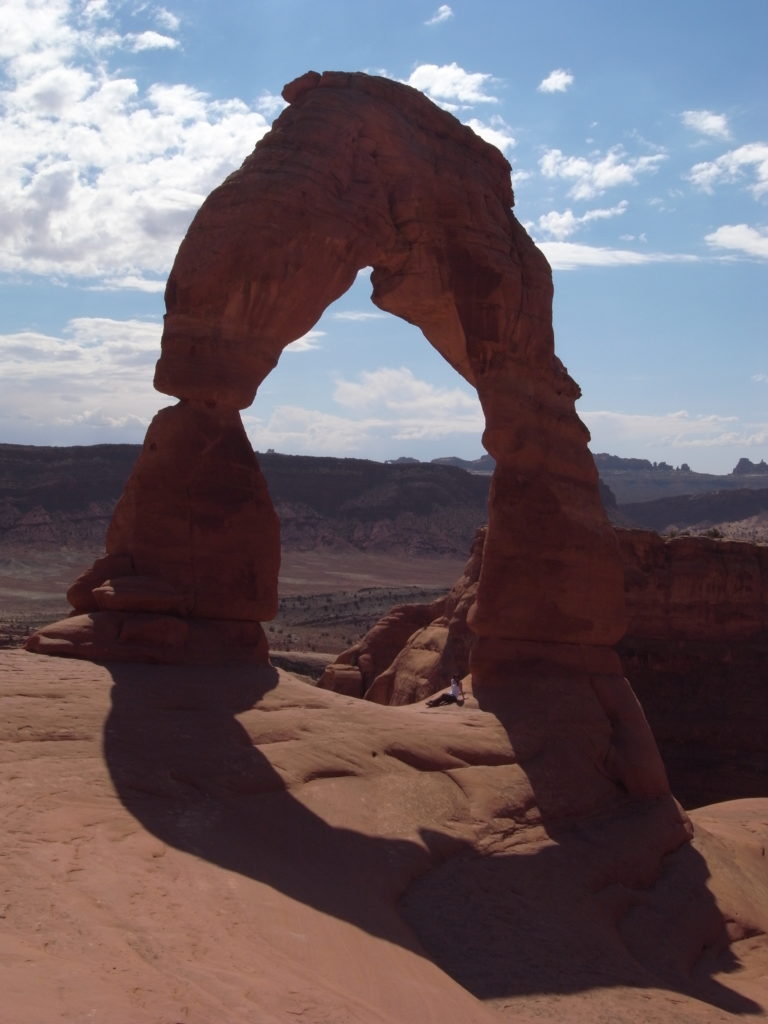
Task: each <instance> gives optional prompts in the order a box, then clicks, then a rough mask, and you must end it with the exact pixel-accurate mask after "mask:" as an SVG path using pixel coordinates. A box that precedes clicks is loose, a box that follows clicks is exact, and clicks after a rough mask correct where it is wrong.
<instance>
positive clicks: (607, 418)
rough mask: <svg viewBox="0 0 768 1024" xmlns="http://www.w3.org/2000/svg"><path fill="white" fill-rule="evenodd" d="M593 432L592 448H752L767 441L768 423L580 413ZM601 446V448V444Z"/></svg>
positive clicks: (682, 413) (683, 415)
mask: <svg viewBox="0 0 768 1024" xmlns="http://www.w3.org/2000/svg"><path fill="white" fill-rule="evenodd" d="M579 415H580V417H581V418H582V419H583V420H584V422H585V423H586V424H587V426H588V427H589V430H590V433H592V434H593V444H592V448H593V450H598V451H600V450H604V446H606V445H607V446H611V445H613V449H614V450H615V448H616V447H617V446H623V447H625V448H626V447H627V442H630V443H631V444H632V445H634V449H633V450H635V451H642V450H643V449H644V448H648V447H652V446H655V447H659V448H661V449H666V450H672V449H679V448H727V447H736V448H753V447H757V446H760V445H764V444H765V443H766V442H767V441H768V423H747V422H743V421H741V420H739V419H738V418H737V417H735V416H718V415H714V414H713V415H692V414H691V413H689V412H687V411H686V410H679V411H677V412H669V413H662V414H659V415H646V414H639V413H623V412H615V411H608V410H598V411H592V412H584V411H581V412H579ZM601 446H602V447H601Z"/></svg>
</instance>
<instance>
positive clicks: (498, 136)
mask: <svg viewBox="0 0 768 1024" xmlns="http://www.w3.org/2000/svg"><path fill="white" fill-rule="evenodd" d="M464 124H466V125H469V127H470V128H471V129H472V131H473V132H475V134H477V135H479V136H480V138H481V139H485V141H486V142H490V144H491V145H492V146H495V147H496V148H497V149H500V150H501V152H502V153H506V152H508V151H509V150H510V149H512V148H513V147H514V146H516V145H517V139H515V137H514V135H512V134H510V133H511V130H512V129H511V128H510V127H509V125H508V124H507V123H506V121H504V119H503V118H501V117H498V116H495V117H492V118H491V121H490V124H486V123H485V122H484V121H478V119H477V118H476V117H473V118H470V120H469V121H465V122H464Z"/></svg>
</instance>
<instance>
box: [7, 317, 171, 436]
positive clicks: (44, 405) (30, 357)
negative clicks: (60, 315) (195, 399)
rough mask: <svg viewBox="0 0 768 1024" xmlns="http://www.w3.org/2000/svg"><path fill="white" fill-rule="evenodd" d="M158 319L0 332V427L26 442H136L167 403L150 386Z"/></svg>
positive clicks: (91, 320) (97, 320)
mask: <svg viewBox="0 0 768 1024" xmlns="http://www.w3.org/2000/svg"><path fill="white" fill-rule="evenodd" d="M161 331H162V325H161V324H160V323H159V322H154V321H144V320H112V319H108V318H106V317H78V318H76V319H73V320H70V321H69V323H68V324H67V326H66V329H65V330H64V331H63V332H62V333H61V335H60V336H54V335H49V334H44V333H41V332H39V331H34V330H26V331H18V332H15V333H13V334H4V335H0V377H2V379H4V380H5V381H6V382H8V381H13V387H7V388H6V389H5V393H4V396H3V403H2V407H1V408H0V431H1V432H2V436H3V437H5V438H13V437H14V436H16V435H15V431H16V430H17V429H18V422H19V421H23V422H24V425H25V426H24V429H25V436H26V437H27V438H28V440H27V442H26V443H30V442H33V443H38V444H46V443H47V444H51V443H55V444H76V443H81V442H84V443H89V442H92V441H94V440H103V439H104V430H105V428H106V429H107V430H109V431H111V432H113V434H114V436H113V437H110V438H109V440H117V441H139V440H141V438H142V437H143V434H144V431H145V430H146V427H147V424H148V423H149V420H150V419H151V418H152V416H154V414H155V413H156V412H157V410H158V409H159V408H160V407H161V406H162V405H165V404H167V403H168V399H167V398H165V397H164V396H162V395H160V394H158V392H156V391H155V390H154V388H153V387H152V374H153V368H154V364H155V361H156V360H157V358H158V356H159V354H160V334H161Z"/></svg>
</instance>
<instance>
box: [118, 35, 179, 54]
mask: <svg viewBox="0 0 768 1024" xmlns="http://www.w3.org/2000/svg"><path fill="white" fill-rule="evenodd" d="M125 42H126V44H127V46H128V49H129V50H131V51H132V52H133V53H141V51H142V50H175V49H176V47H177V46H178V45H179V41H178V39H173V38H172V37H171V36H164V35H161V34H160V33H159V32H152V31H151V30H150V31H147V32H138V33H134V32H131V33H129V34H128V35H126V36H125Z"/></svg>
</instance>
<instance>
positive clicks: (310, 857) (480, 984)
mask: <svg viewBox="0 0 768 1024" xmlns="http://www.w3.org/2000/svg"><path fill="white" fill-rule="evenodd" d="M109 669H110V672H111V674H112V677H113V680H114V687H113V690H112V710H111V712H110V714H109V716H108V718H107V720H106V723H105V729H104V755H105V759H106V762H107V766H108V769H109V772H110V775H111V778H112V781H113V783H114V786H115V789H116V791H117V794H118V796H119V798H120V800H121V801H122V803H123V805H124V806H125V808H126V809H127V810H128V811H129V812H130V814H131V815H133V816H134V817H135V818H136V819H137V820H138V821H139V822H140V823H141V824H142V825H143V826H144V828H146V829H147V831H148V832H150V833H151V834H153V835H154V836H156V837H157V838H159V839H160V840H162V841H163V842H165V843H167V844H168V845H170V846H172V847H175V848H177V849H179V850H182V851H185V852H186V853H189V854H191V855H193V856H195V857H199V858H201V859H203V860H205V861H207V862H209V863H211V864H213V865H216V866H218V867H221V868H223V869H225V870H228V871H233V872H237V873H238V874H240V875H242V876H244V877H245V878H250V879H253V880H254V881H256V882H260V883H265V884H267V885H269V886H271V887H273V888H274V889H276V890H278V891H280V892H281V893H283V894H285V895H286V896H288V897H290V898H292V899H293V900H296V901H299V902H301V903H303V904H305V905H306V906H307V907H310V908H314V909H316V910H319V911H322V912H323V913H325V914H328V915H332V916H333V917H335V918H337V919H339V920H342V921H346V922H349V923H351V924H353V925H355V926H357V927H358V928H360V929H362V930H364V931H365V932H366V933H368V934H370V935H372V936H377V937H379V938H382V939H385V940H387V941H389V942H393V943H397V944H399V945H401V946H402V947H404V948H406V949H408V950H410V951H412V952H413V953H415V954H417V955H422V956H426V957H428V958H430V959H432V960H433V962H435V963H436V964H437V966H438V967H440V968H441V969H443V970H444V971H445V972H446V973H447V974H448V975H449V976H451V977H452V978H453V979H454V980H456V981H457V982H458V983H459V984H461V985H462V986H463V987H464V988H466V989H467V990H468V991H469V992H470V993H472V994H473V995H475V996H476V997H478V998H480V999H484V1000H487V999H493V1000H499V999H502V1000H503V999H505V998H506V999H515V998H518V997H525V996H530V995H533V994H539V995H547V994H555V995H557V994H560V995H565V994H568V993H576V992H583V991H585V990H588V989H597V988H610V987H614V986H617V985H620V986H626V987H631V988H634V989H644V988H651V987H653V988H662V989H667V990H669V991H672V992H677V993H682V994H684V995H686V996H690V997H693V998H696V999H703V1000H706V1001H708V1002H710V1003H712V1004H713V1005H715V1006H718V1007H721V1008H722V1009H724V1010H726V1011H727V1012H730V1013H753V1014H757V1013H759V1012H760V1011H761V1008H760V1007H759V1006H758V1005H757V1004H755V1003H754V1002H752V1001H750V1000H748V999H746V998H744V997H743V996H741V995H739V994H738V993H736V992H733V991H731V990H729V989H728V988H726V987H725V986H723V985H721V984H719V983H718V982H716V981H714V980H712V979H711V978H708V977H703V979H702V980H701V981H700V982H699V983H698V984H696V985H694V984H693V983H692V982H691V980H690V976H689V974H688V973H686V965H685V964H684V963H682V961H681V960H680V956H678V958H677V959H678V961H680V962H676V961H674V957H673V959H672V961H669V960H667V959H665V958H664V956H660V955H659V950H660V949H661V946H660V945H659V944H658V943H656V942H654V935H653V929H652V928H651V929H650V930H649V929H648V928H646V927H644V926H643V921H642V917H637V915H638V914H640V915H642V913H643V910H642V900H641V899H638V901H637V903H638V909H637V911H636V912H633V913H635V917H634V918H633V913H629V915H627V913H626V911H627V906H628V903H631V901H632V899H634V898H635V897H637V893H633V892H629V891H623V892H621V891H620V890H621V889H622V887H621V886H620V885H618V884H615V885H611V884H609V882H610V879H609V875H610V872H611V871H615V872H616V873H617V874H618V875H619V876H620V875H621V871H622V865H621V864H615V863H612V862H611V853H610V850H611V847H610V838H611V836H610V833H611V829H614V830H615V829H617V828H618V829H619V830H621V828H622V827H623V824H622V821H621V820H620V821H619V823H618V825H617V824H616V822H615V820H614V819H612V818H611V817H610V816H609V817H608V818H606V819H605V822H604V824H603V825H600V823H599V821H598V822H597V824H595V822H592V823H587V824H585V825H567V826H561V827H558V826H556V825H555V824H550V825H548V826H547V832H548V834H549V841H548V842H546V843H545V844H544V845H543V846H542V847H541V848H539V849H538V850H537V851H536V852H535V853H533V854H531V853H530V852H529V853H526V852H525V850H524V849H521V850H519V851H515V852H508V853H504V854H501V855H496V856H487V855H486V856H482V855H480V854H479V853H478V852H477V850H476V849H474V848H473V847H472V845H471V844H470V843H468V842H462V841H460V840H457V839H456V837H455V835H453V836H452V835H451V834H450V832H449V830H446V832H445V833H442V832H438V831H427V830H425V831H424V832H423V833H422V839H423V842H424V845H420V844H418V843H416V842H413V841H411V840H407V839H398V838H395V837H389V836H387V837H385V836H378V837H377V836H371V835H367V834H363V833H361V832H359V831H356V830H354V829H348V828H343V827H341V828H340V827H337V826H333V825H331V824H329V823H328V822H326V821H325V820H323V818H321V817H320V816H318V815H317V814H314V813H313V812H312V811H311V810H309V809H308V808H307V807H306V806H304V805H303V804H302V803H301V801H300V800H299V799H297V798H296V796H295V795H293V794H292V793H291V792H290V790H289V789H287V788H286V785H285V782H284V780H283V779H282V778H281V776H280V774H279V773H278V772H277V771H276V770H275V768H274V767H273V766H272V764H270V762H269V761H268V760H267V758H266V757H265V756H264V754H263V753H262V752H261V751H260V750H259V749H258V748H257V747H255V746H254V744H253V740H252V738H251V736H250V735H249V733H248V732H247V730H246V729H245V728H244V727H243V725H242V724H241V723H240V722H239V721H238V720H237V715H238V714H241V713H243V712H247V711H249V710H250V709H253V708H255V709H256V710H257V712H259V708H260V707H261V708H263V710H261V712H260V713H263V714H266V715H269V714H271V713H272V712H271V711H270V710H269V707H268V704H269V695H270V693H271V691H272V690H273V689H274V688H275V687H276V686H277V683H278V673H277V671H276V670H275V669H274V668H272V667H271V666H258V667H253V666H248V667H241V666H234V667H233V666H227V667H223V668H220V669H217V668H212V667H206V668H189V667H184V668H182V667H177V666H155V667H153V668H151V669H149V670H148V668H147V666H141V665H111V666H109ZM265 698H266V699H265ZM323 699H324V700H327V695H324V697H323ZM311 700H312V689H311V688H308V690H307V698H306V702H307V704H308V705H310V706H311ZM339 700H340V701H341V700H343V698H339ZM310 713H311V711H310ZM374 713H375V714H377V715H378V714H382V713H383V712H382V711H380V710H379V709H377V710H376V712H374ZM384 713H387V714H388V713H390V712H384ZM391 713H392V714H398V713H399V714H402V713H403V711H402V709H401V710H400V711H398V712H394V711H393V712H391ZM404 713H406V714H409V713H410V712H408V711H406V712H404ZM431 721H434V719H431ZM625 809H626V815H625V818H626V821H627V822H631V823H632V825H631V827H634V828H637V829H638V830H639V831H640V832H642V827H643V818H642V813H641V811H640V809H639V808H638V806H636V805H631V806H630V805H629V804H628V805H627V806H626V808H625ZM619 817H620V818H621V816H619ZM601 838H602V839H605V840H606V842H605V843H604V844H603V846H602V848H601V846H600V841H601ZM596 855H597V862H598V874H599V871H600V870H602V871H603V872H604V877H603V882H604V883H605V884H604V886H603V891H602V893H600V894H598V895H596V894H595V892H594V891H590V886H593V887H594V878H595V858H596ZM672 872H673V874H674V876H675V878H678V879H685V891H684V896H685V898H686V899H687V900H689V901H690V906H691V907H695V906H696V905H697V904H698V905H699V909H700V911H701V908H702V907H703V908H704V910H703V913H704V915H705V916H706V917H707V918H708V921H709V925H710V926H711V927H710V931H711V932H712V934H711V945H712V946H713V947H714V946H716V944H717V942H718V941H719V940H720V939H722V937H723V936H722V934H721V933H722V926H723V922H722V917H721V916H720V917H719V918H718V911H717V908H716V907H715V906H714V904H713V901H712V897H711V895H710V894H709V893H708V891H707V890H706V888H705V885H704V882H705V880H706V873H707V869H706V864H705V863H704V861H703V860H702V858H701V857H700V855H699V854H697V853H696V851H694V850H693V849H691V848H690V847H687V846H686V847H683V848H681V850H680V851H678V852H677V853H676V854H674V855H673V866H672ZM670 891H672V892H674V891H675V890H674V887H673V888H672V889H671V890H670ZM617 894H618V895H617ZM620 918H621V919H622V920H623V922H624V923H623V924H621V923H619V919H620ZM626 922H629V923H628V924H627V923H626ZM649 937H650V941H649ZM664 948H665V949H667V950H669V951H670V955H672V953H673V952H674V950H673V944H672V945H670V943H669V942H668V941H667V944H666V946H665V947H664ZM678 953H679V951H678ZM681 955H682V957H683V959H684V956H685V954H684V953H683V954H681ZM727 955H728V954H727V951H726V952H724V953H723V954H722V955H721V959H720V961H719V963H718V964H717V967H718V969H719V970H722V967H723V963H724V960H723V957H727ZM690 966H692V965H691V964H688V965H687V967H690ZM393 983H396V981H395V982H393Z"/></svg>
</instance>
